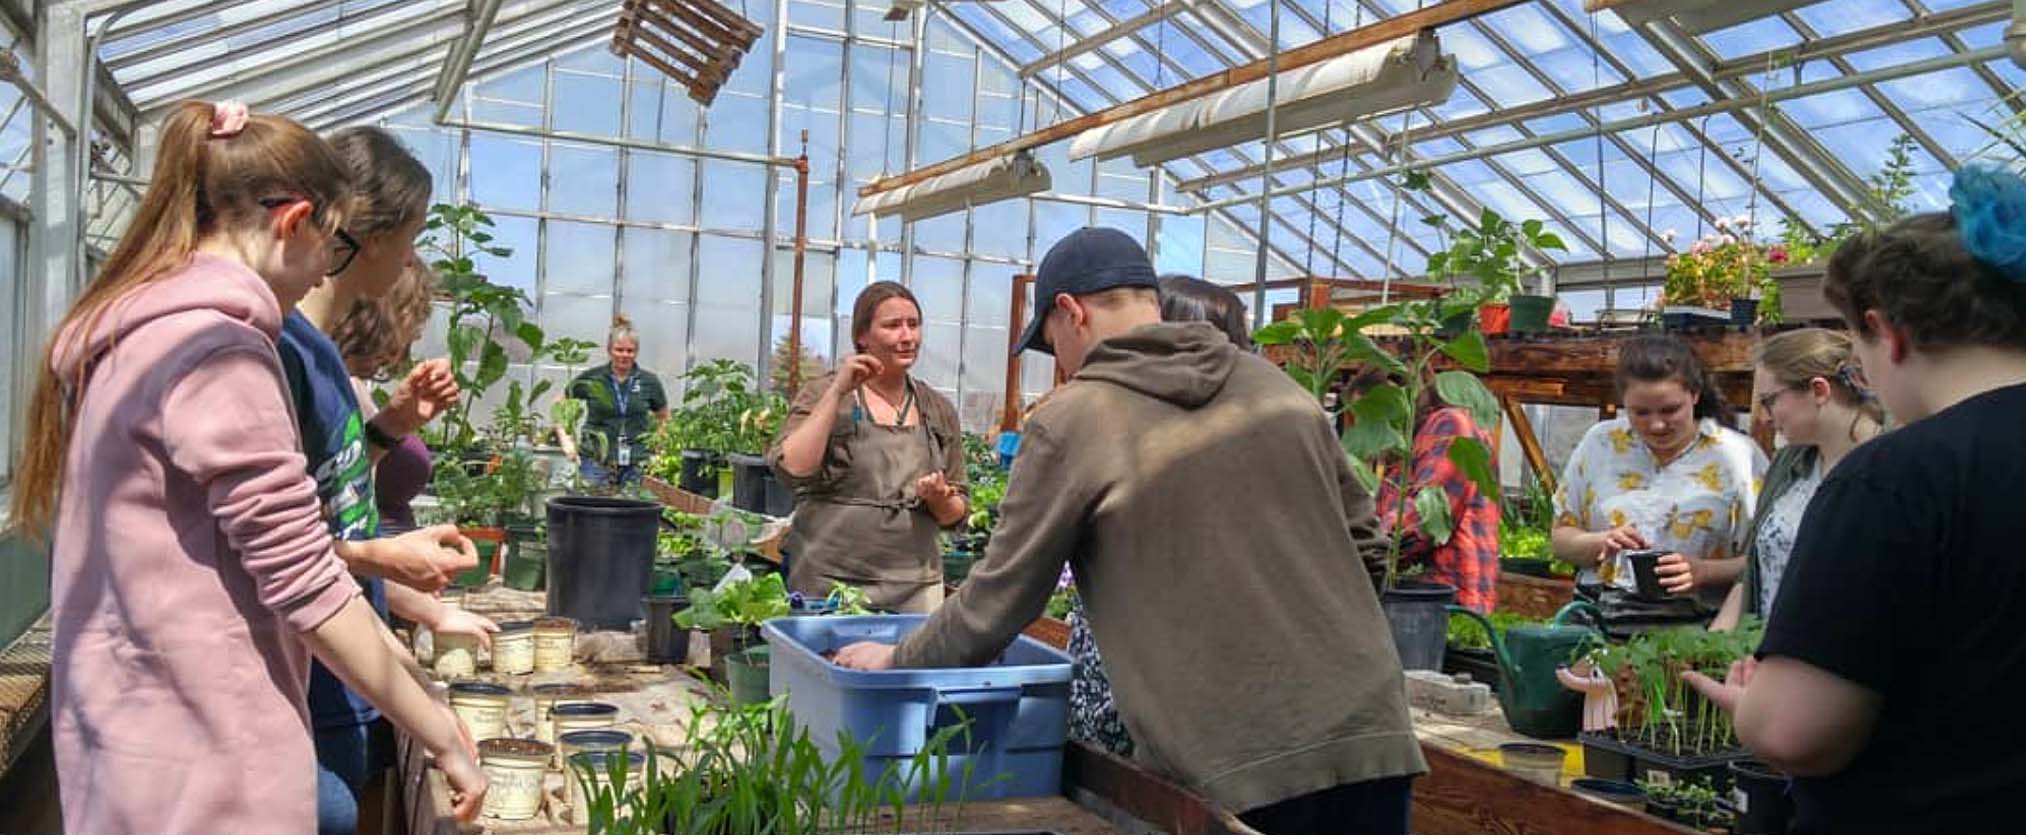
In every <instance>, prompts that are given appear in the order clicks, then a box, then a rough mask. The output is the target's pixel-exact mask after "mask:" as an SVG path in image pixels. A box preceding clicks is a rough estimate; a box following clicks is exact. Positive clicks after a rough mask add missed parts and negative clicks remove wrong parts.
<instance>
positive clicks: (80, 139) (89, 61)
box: [38, 3, 144, 286]
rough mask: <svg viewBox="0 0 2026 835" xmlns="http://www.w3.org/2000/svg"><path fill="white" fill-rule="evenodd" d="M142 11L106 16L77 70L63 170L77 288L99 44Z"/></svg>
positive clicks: (133, 9)
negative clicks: (79, 78) (73, 121)
mask: <svg viewBox="0 0 2026 835" xmlns="http://www.w3.org/2000/svg"><path fill="white" fill-rule="evenodd" d="M142 8H144V6H143V5H142V4H138V3H137V4H134V5H130V6H127V7H125V8H122V9H120V10H119V11H116V12H113V13H112V14H111V15H110V16H108V17H107V18H106V19H105V22H104V23H100V24H99V27H98V31H97V32H93V33H92V35H91V40H90V41H88V42H86V44H85V48H84V55H83V59H84V61H83V66H82V67H81V68H80V70H79V71H80V72H81V73H82V74H83V76H84V84H83V89H81V90H80V91H79V92H78V97H77V129H76V130H74V131H71V137H70V139H71V143H72V148H71V157H70V159H69V160H67V162H68V163H69V164H68V165H67V166H66V167H65V168H64V170H63V174H64V182H66V183H68V184H69V186H70V188H72V189H74V194H75V196H74V198H73V199H74V200H75V201H76V205H73V206H72V207H71V213H72V214H73V215H74V220H73V223H72V227H71V234H72V238H71V247H72V248H73V249H74V250H76V252H77V260H76V261H75V262H73V265H72V268H73V269H75V270H76V271H77V272H76V273H75V276H74V278H73V279H72V280H73V281H74V282H76V283H77V284H78V285H80V286H82V285H83V283H84V269H85V263H86V261H85V254H84V232H85V229H86V227H87V226H88V225H89V224H88V223H87V222H86V220H85V216H84V204H85V200H84V187H85V181H84V175H85V172H86V171H89V170H91V133H92V130H91V125H92V116H91V114H92V94H93V92H94V88H95V87H96V85H97V82H98V49H99V43H100V42H101V41H104V40H105V36H106V33H107V32H110V31H112V28H113V27H114V26H117V25H119V22H120V18H123V17H126V16H127V15H129V14H132V13H134V12H137V11H140V10H141V9H142ZM83 28H84V21H83V20H82V19H80V20H79V21H78V29H79V31H83ZM50 34H51V35H52V36H54V37H64V33H61V32H52V33H50ZM38 43H41V44H49V41H38ZM45 48H47V47H45ZM66 69H67V68H66Z"/></svg>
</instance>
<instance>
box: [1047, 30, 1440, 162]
mask: <svg viewBox="0 0 2026 835" xmlns="http://www.w3.org/2000/svg"><path fill="white" fill-rule="evenodd" d="M1456 81H1457V70H1456V60H1455V59H1454V58H1453V57H1451V56H1446V55H1443V54H1442V47H1441V44H1439V43H1438V42H1437V41H1436V39H1435V35H1434V33H1433V32H1429V31H1423V32H1421V33H1419V34H1416V35H1410V36H1408V37H1404V38H1399V39H1396V40H1392V41H1388V42H1386V43H1383V44H1376V45H1374V46H1369V47H1366V48H1364V49H1360V50H1358V51H1356V52H1352V53H1350V54H1348V55H1340V56H1338V57H1335V58H1331V59H1329V60H1326V61H1321V62H1317V63H1314V64H1310V65H1308V66H1305V67H1299V68H1296V69H1292V70H1288V71H1286V72H1283V73H1281V74H1280V81H1279V86H1278V89H1276V90H1275V91H1274V109H1275V110H1276V111H1278V115H1277V116H1276V117H1275V120H1274V131H1275V133H1276V134H1278V135H1279V136H1280V137H1282V138H1286V137H1289V136H1296V135H1299V134H1302V133H1306V132H1309V131H1313V130H1320V129H1322V128H1327V127H1331V126H1334V125H1340V124H1343V123H1345V122H1350V121H1354V120H1357V119H1364V118H1369V117H1372V116H1377V115H1381V114H1384V113H1390V112H1394V111H1399V110H1405V109H1407V108H1410V107H1418V106H1421V105H1427V104H1439V103H1441V102H1444V101H1447V100H1448V99H1449V96H1450V94H1451V93H1453V92H1455V90H1456ZM1266 87H1267V79H1264V78H1262V79H1259V80H1257V81H1250V82H1247V83H1245V84H1240V85H1238V86H1236V87H1232V88H1230V89H1228V90H1222V91H1219V92H1216V93H1211V94H1209V95H1206V96H1201V97H1198V98H1194V99H1189V100H1188V101H1184V102H1180V103H1178V104H1173V105H1169V106H1168V107H1164V108H1161V109H1160V110H1155V111H1152V112H1150V113H1143V114H1140V115H1139V116H1135V117H1133V118H1130V119H1125V120H1122V121H1119V122H1114V123H1112V124H1109V125H1104V126H1102V127H1097V128H1093V129H1091V130H1087V131H1084V132H1083V133H1081V134H1079V135H1078V136H1077V137H1076V141H1075V142H1073V143H1072V144H1071V145H1070V148H1069V158H1070V159H1072V160H1079V159H1084V158H1086V157H1097V158H1098V159H1115V158H1117V157H1123V156H1131V157H1132V158H1133V162H1134V163H1135V164H1137V165H1140V166H1143V167H1144V166H1152V165H1157V164H1159V163H1163V162H1167V161H1168V160H1172V159H1177V158H1180V157H1185V156H1188V155H1190V154H1198V153H1202V152H1204V151H1209V150H1213V149H1217V148H1228V147H1230V146H1232V145H1238V144H1241V143H1245V142H1252V141H1257V140H1261V139H1265V138H1266Z"/></svg>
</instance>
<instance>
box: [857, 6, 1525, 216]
mask: <svg viewBox="0 0 2026 835" xmlns="http://www.w3.org/2000/svg"><path fill="white" fill-rule="evenodd" d="M1525 2H1528V0H1447V2H1443V3H1437V4H1435V5H1432V6H1428V7H1426V8H1422V9H1417V10H1415V11H1411V12H1407V13H1405V14H1399V15H1394V16H1393V17H1389V18H1386V19H1385V20H1381V21H1377V22H1374V23H1372V24H1370V25H1367V26H1363V27H1360V28H1357V29H1351V30H1348V31H1344V32H1340V33H1337V34H1335V35H1331V36H1329V37H1326V38H1323V39H1321V40H1318V41H1315V42H1313V43H1308V44H1303V45H1301V46H1298V47H1295V48H1293V49H1289V50H1285V51H1283V52H1281V53H1280V55H1279V56H1278V57H1277V58H1276V59H1275V65H1274V66H1275V68H1276V69H1277V70H1278V71H1280V72H1286V71H1288V70H1292V69H1296V68H1299V67H1305V66H1308V65H1310V64H1314V63H1317V62H1320V61H1326V60H1329V59H1331V58H1335V57H1337V56H1339V55H1345V54H1348V53H1351V52H1356V51H1357V50H1360V49H1364V48H1366V47H1369V46H1375V45H1378V44H1382V43H1385V42H1387V41H1392V40H1396V39H1399V38H1404V37H1407V36H1409V35H1412V34H1414V33H1416V32H1420V31H1421V30H1423V29H1434V28H1438V27H1441V26H1446V25H1449V24H1452V23H1457V22H1460V21H1465V20H1469V19H1471V18H1473V17H1477V16H1479V15H1484V14H1490V13H1491V12H1495V11H1499V10H1501V9H1505V8H1509V7H1512V6H1518V5H1520V4H1522V3H1525ZM1267 63H1268V62H1267V61H1266V60H1265V59H1261V60H1258V61H1254V62H1252V63H1250V64H1245V65H1242V66H1237V67H1231V68H1230V69H1226V70H1224V71H1223V72H1218V73H1212V74H1210V75H1206V76H1203V77H1202V78H1198V79H1195V80H1193V81H1188V82H1184V83H1182V84H1178V85H1175V86H1173V87H1169V88H1167V89H1165V90H1156V91H1154V92H1152V93H1149V94H1147V95H1145V96H1142V97H1140V98H1137V99H1133V100H1132V101H1128V102H1121V103H1119V104H1116V105H1113V106H1111V107H1108V108H1105V109H1103V110H1100V111H1097V112H1095V113H1088V114H1085V115H1083V116H1079V117H1077V118H1075V119H1070V120H1069V121H1066V122H1059V123H1057V124H1054V125H1050V126H1048V127H1045V128H1042V129H1040V130H1036V131H1034V132H1032V133H1029V134H1027V135H1025V136H1017V137H1014V138H1012V139H1010V140H1007V141H1005V142H1001V143H999V144H997V145H993V146H991V147H988V148H980V149H978V150H975V151H972V152H970V153H968V154H964V155H962V156H958V157H955V158H952V159H946V160H943V161H942V162H938V163H935V164H933V165H930V166H928V167H926V168H917V169H915V170H913V171H908V172H904V173H901V174H896V175H893V176H891V177H885V178H882V179H879V180H874V181H872V182H870V183H867V184H866V185H865V186H864V187H862V188H860V189H859V190H858V196H860V197H870V196H872V195H875V194H878V193H880V192H884V191H892V190H894V189H897V188H900V187H902V186H909V185H913V184H915V183H919V182H921V181H923V180H926V179H929V178H930V177H936V176H940V175H943V174H948V173H950V172H951V171H955V170H957V169H959V168H963V167H965V166H969V165H976V164H978V163H981V162H984V161H986V160H990V159H996V158H999V157H1003V156H1007V155H1010V154H1013V153H1015V152H1018V151H1025V150H1030V149H1033V148H1039V147H1041V146H1043V145H1048V144H1052V143H1055V142H1060V141H1062V140H1064V139H1068V138H1070V137H1072V136H1075V135H1077V134H1079V133H1082V132H1084V131H1087V130H1090V129H1092V128H1096V127H1101V126H1104V125H1109V124H1112V123H1114V122H1118V121H1122V120H1124V119H1129V118H1131V117H1134V116H1138V115H1140V114H1142V113H1150V112H1152V111H1155V110H1159V109H1161V108H1163V107H1167V106H1169V105H1172V104H1174V103H1176V102H1181V101H1187V100H1189V99H1193V98H1197V97H1199V96H1205V95H1209V94H1211V93H1215V92H1218V91H1220V90H1225V89H1229V88H1231V87H1236V86H1238V85H1240V84H1246V83H1250V82H1253V81H1257V80H1259V79H1262V78H1265V77H1266V74H1267V73H1266V70H1267Z"/></svg>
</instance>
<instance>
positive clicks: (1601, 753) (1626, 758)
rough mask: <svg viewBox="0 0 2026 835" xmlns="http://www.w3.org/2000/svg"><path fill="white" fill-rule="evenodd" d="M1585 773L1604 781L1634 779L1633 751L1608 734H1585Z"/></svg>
mask: <svg viewBox="0 0 2026 835" xmlns="http://www.w3.org/2000/svg"><path fill="white" fill-rule="evenodd" d="M1576 739H1577V741H1579V742H1581V743H1583V773H1584V774H1587V775H1589V776H1591V777H1596V778H1600V779H1604V780H1629V779H1631V778H1632V751H1631V749H1630V748H1628V747H1627V746H1626V745H1625V743H1623V742H1619V741H1618V740H1616V739H1614V738H1612V737H1611V736H1609V735H1607V734H1601V733H1583V734H1579V735H1578V736H1577V737H1576Z"/></svg>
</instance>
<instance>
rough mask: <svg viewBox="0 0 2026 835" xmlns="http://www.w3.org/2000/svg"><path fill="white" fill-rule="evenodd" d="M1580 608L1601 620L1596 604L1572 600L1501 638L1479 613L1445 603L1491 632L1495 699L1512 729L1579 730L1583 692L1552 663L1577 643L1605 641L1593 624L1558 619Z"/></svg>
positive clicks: (1569, 733) (1538, 732)
mask: <svg viewBox="0 0 2026 835" xmlns="http://www.w3.org/2000/svg"><path fill="white" fill-rule="evenodd" d="M1579 611H1587V612H1589V613H1590V615H1591V616H1592V617H1594V618H1596V619H1597V620H1598V621H1600V622H1601V621H1602V620H1603V615H1602V613H1600V612H1598V611H1597V607H1596V606H1594V605H1592V604H1591V603H1589V602H1588V601H1583V600H1577V601H1574V602H1572V603H1570V604H1569V605H1567V606H1563V607H1562V608H1561V611H1558V612H1556V613H1555V616H1554V617H1553V618H1552V619H1550V620H1549V621H1548V622H1547V623H1546V624H1532V623H1521V624H1514V625H1513V626H1511V627H1509V628H1507V629H1506V632H1505V636H1504V637H1502V638H1501V637H1500V636H1499V633H1498V630H1496V629H1493V628H1492V626H1491V621H1489V620H1486V619H1485V617H1484V616H1483V615H1480V614H1478V613H1476V612H1473V611H1471V610H1469V609H1465V608H1463V607H1462V606H1450V607H1449V613H1450V614H1452V615H1465V616H1468V617H1470V618H1472V619H1474V620H1476V621H1477V622H1478V623H1479V624H1480V625H1482V626H1483V627H1484V633H1485V634H1486V635H1489V636H1491V649H1492V654H1493V655H1494V656H1495V657H1497V659H1498V672H1499V679H1500V681H1499V686H1498V703H1499V706H1500V707H1502V708H1504V709H1505V721H1506V723H1507V724H1509V725H1511V726H1512V729H1513V730H1514V731H1517V732H1519V733H1522V734H1526V735H1527V736H1530V737H1534V738H1536V739H1566V738H1569V737H1573V736H1575V735H1576V732H1577V731H1579V730H1581V729H1582V724H1583V697H1582V695H1580V694H1578V693H1575V692H1573V691H1570V690H1568V689H1567V688H1564V687H1563V686H1562V683H1561V682H1560V681H1558V680H1556V678H1555V668H1557V667H1563V666H1567V665H1568V663H1569V658H1570V656H1572V655H1574V654H1575V652H1576V649H1577V648H1578V647H1580V646H1582V645H1583V644H1584V643H1586V642H1590V641H1595V642H1597V643H1603V641H1604V636H1603V635H1602V634H1600V633H1599V632H1597V630H1596V629H1594V628H1591V627H1588V626H1581V625H1570V624H1565V623H1563V621H1565V620H1567V619H1568V617H1569V616H1570V615H1572V614H1575V613H1576V612H1579Z"/></svg>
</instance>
